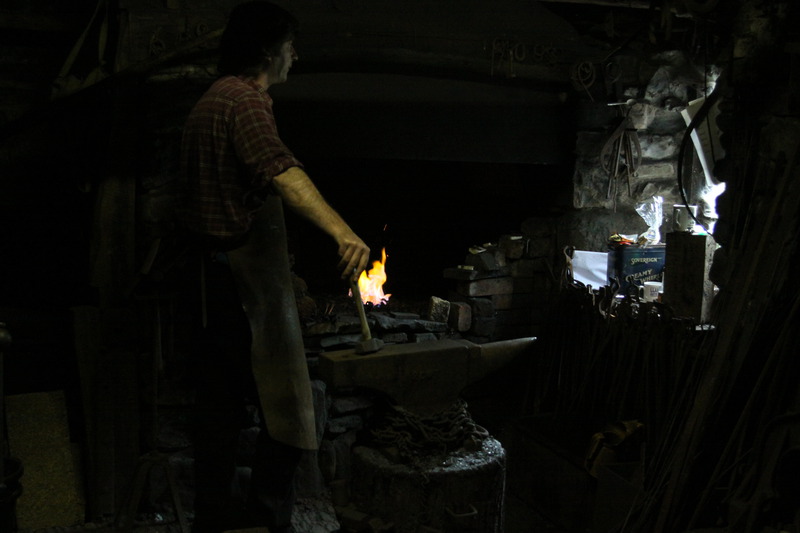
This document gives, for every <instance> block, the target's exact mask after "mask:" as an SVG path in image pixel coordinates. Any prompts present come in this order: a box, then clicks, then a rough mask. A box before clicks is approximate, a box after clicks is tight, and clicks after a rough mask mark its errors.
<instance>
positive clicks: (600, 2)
mask: <svg viewBox="0 0 800 533" xmlns="http://www.w3.org/2000/svg"><path fill="white" fill-rule="evenodd" d="M539 1H540V2H541V3H543V4H545V3H551V4H578V5H585V6H601V7H621V8H625V9H650V7H651V2H650V0H539ZM656 9H658V10H659V11H661V9H662V8H661V7H660V6H656ZM670 11H671V12H672V13H673V14H674V15H676V16H681V17H682V16H688V14H687V13H682V12H677V11H676V9H675V8H674V7H670Z"/></svg>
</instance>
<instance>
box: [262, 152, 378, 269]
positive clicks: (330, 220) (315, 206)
mask: <svg viewBox="0 0 800 533" xmlns="http://www.w3.org/2000/svg"><path fill="white" fill-rule="evenodd" d="M273 185H274V186H275V189H276V190H277V191H278V194H280V195H281V198H283V201H284V203H285V204H286V205H287V206H289V208H290V209H292V210H294V211H295V212H297V213H299V214H300V215H302V216H304V217H305V218H307V219H308V220H310V221H311V222H313V223H314V224H316V225H317V226H319V227H320V229H322V230H323V231H324V232H326V233H327V234H329V235H330V236H331V237H333V239H334V240H335V241H336V244H337V245H338V247H339V250H338V253H339V257H340V261H339V268H340V269H341V273H342V278H347V277H350V276H353V277H356V276H358V275H359V274H360V273H361V271H362V270H364V268H365V267H366V266H367V261H368V260H369V247H368V246H367V245H366V244H365V243H364V241H363V240H361V238H360V237H359V236H358V235H356V234H355V232H354V231H353V230H352V229H351V228H350V226H349V225H348V224H347V222H345V221H344V219H343V218H342V217H341V216H340V215H339V213H337V212H336V211H335V210H334V209H333V207H331V205H330V204H328V202H327V201H326V200H325V198H323V197H322V194H321V193H320V192H319V190H318V189H317V186H316V185H314V183H313V182H312V181H311V178H309V177H308V174H306V173H305V171H304V170H303V169H301V168H298V167H292V168H290V169H288V170H287V171H285V172H283V173H282V174H279V175H277V176H275V178H274V180H273Z"/></svg>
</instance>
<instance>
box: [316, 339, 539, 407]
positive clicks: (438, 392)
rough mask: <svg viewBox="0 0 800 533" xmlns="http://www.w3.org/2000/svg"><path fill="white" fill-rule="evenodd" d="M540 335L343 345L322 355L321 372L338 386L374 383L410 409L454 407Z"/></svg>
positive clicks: (322, 375)
mask: <svg viewBox="0 0 800 533" xmlns="http://www.w3.org/2000/svg"><path fill="white" fill-rule="evenodd" d="M535 341H536V338H535V337H524V338H519V339H511V340H503V341H497V342H489V343H485V344H475V343H473V342H470V341H467V340H464V339H441V340H435V341H426V342H419V343H407V344H391V345H386V346H384V347H383V348H382V349H381V350H380V351H378V352H376V353H372V354H368V355H360V354H357V353H356V352H355V351H354V350H352V349H351V350H339V351H335V352H328V353H323V354H321V355H320V362H319V372H320V377H321V378H322V380H323V381H324V382H325V383H326V384H327V385H328V386H329V387H332V388H334V389H342V388H352V387H363V388H367V389H372V390H375V391H378V392H381V393H383V394H385V395H386V396H388V397H389V398H391V399H392V400H393V401H394V402H396V404H397V405H400V406H402V407H403V408H405V409H408V410H409V411H413V412H415V413H418V414H428V413H436V412H439V411H442V410H444V409H446V408H448V407H450V406H451V405H452V403H453V402H454V401H456V400H457V399H458V396H459V394H461V391H462V390H463V389H464V388H465V387H466V386H467V385H469V384H470V383H473V382H475V381H477V380H479V379H480V378H482V377H484V376H486V375H488V374H489V373H491V372H493V371H495V370H498V369H500V368H502V367H503V366H505V365H506V364H507V363H508V362H510V361H511V360H512V359H514V358H516V357H517V356H519V355H521V354H523V353H525V352H527V351H528V350H530V349H531V347H532V346H533V343H534V342H535Z"/></svg>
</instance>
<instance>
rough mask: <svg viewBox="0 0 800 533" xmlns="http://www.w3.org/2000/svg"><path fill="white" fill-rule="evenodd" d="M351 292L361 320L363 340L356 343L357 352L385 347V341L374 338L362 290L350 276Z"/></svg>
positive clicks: (371, 351)
mask: <svg viewBox="0 0 800 533" xmlns="http://www.w3.org/2000/svg"><path fill="white" fill-rule="evenodd" d="M350 292H352V293H353V301H354V303H355V304H356V310H357V311H358V318H359V319H360V320H361V342H359V343H358V344H356V347H355V348H354V350H355V352H356V353H357V354H359V355H364V354H368V353H374V352H377V351H378V350H380V349H381V348H383V341H382V340H380V339H373V338H372V333H370V331H369V324H367V314H366V312H364V303H363V302H362V301H361V290H360V289H359V288H358V281H356V280H355V279H353V278H350Z"/></svg>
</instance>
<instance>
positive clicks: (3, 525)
mask: <svg viewBox="0 0 800 533" xmlns="http://www.w3.org/2000/svg"><path fill="white" fill-rule="evenodd" d="M3 473H4V474H3V484H2V485H0V531H4V532H5V531H8V532H10V533H13V532H15V531H17V500H18V499H19V497H20V495H21V494H22V485H21V484H20V482H19V480H20V478H21V477H22V462H21V461H20V460H19V459H14V458H13V457H6V458H5V459H3Z"/></svg>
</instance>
